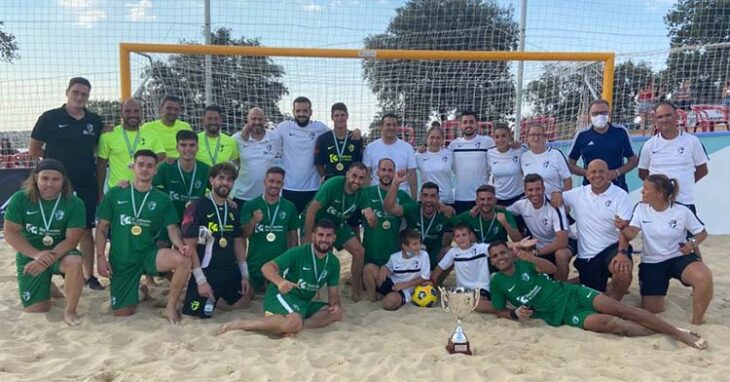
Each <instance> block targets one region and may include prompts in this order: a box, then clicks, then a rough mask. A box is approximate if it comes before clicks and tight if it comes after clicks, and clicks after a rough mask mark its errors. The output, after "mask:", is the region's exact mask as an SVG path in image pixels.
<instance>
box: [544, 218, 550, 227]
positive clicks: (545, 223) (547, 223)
mask: <svg viewBox="0 0 730 382" xmlns="http://www.w3.org/2000/svg"><path fill="white" fill-rule="evenodd" d="M542 225H544V226H545V227H550V219H547V218H544V219H542Z"/></svg>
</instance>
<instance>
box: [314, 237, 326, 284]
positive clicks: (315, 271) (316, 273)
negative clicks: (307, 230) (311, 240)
mask: <svg viewBox="0 0 730 382" xmlns="http://www.w3.org/2000/svg"><path fill="white" fill-rule="evenodd" d="M311 251H312V270H313V271H314V277H315V278H316V279H317V286H318V287H319V282H320V281H322V275H323V274H324V272H322V273H319V272H318V271H317V258H316V256H314V244H312V247H311ZM329 261H330V253H329V252H327V254H326V255H325V256H324V268H322V270H325V269H327V263H328V262H329Z"/></svg>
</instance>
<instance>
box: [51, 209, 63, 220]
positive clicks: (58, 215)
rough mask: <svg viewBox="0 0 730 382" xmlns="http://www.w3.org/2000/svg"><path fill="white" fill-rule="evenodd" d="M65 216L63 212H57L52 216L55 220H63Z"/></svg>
mask: <svg viewBox="0 0 730 382" xmlns="http://www.w3.org/2000/svg"><path fill="white" fill-rule="evenodd" d="M65 215H66V213H65V212H63V210H57V211H56V214H55V215H54V216H55V218H56V220H61V219H63V217H64V216H65Z"/></svg>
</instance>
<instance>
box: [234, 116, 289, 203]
mask: <svg viewBox="0 0 730 382" xmlns="http://www.w3.org/2000/svg"><path fill="white" fill-rule="evenodd" d="M232 138H233V139H234V140H235V141H236V144H237V145H238V152H239V155H240V161H241V165H240V166H239V167H238V177H237V178H236V183H235V185H234V186H233V193H232V194H233V200H234V201H235V202H236V204H238V208H239V210H240V209H242V208H243V205H244V204H245V203H246V202H247V201H249V200H251V199H253V198H256V197H258V196H260V195H261V194H263V193H264V176H266V170H268V169H269V168H270V167H272V166H281V154H282V142H281V138H280V137H279V136H278V135H277V134H276V133H275V132H274V131H272V130H266V115H264V111H263V110H261V108H258V107H254V108H252V109H251V110H249V112H248V117H247V118H246V125H245V126H243V128H242V129H241V131H239V132H237V133H235V134H233V136H232Z"/></svg>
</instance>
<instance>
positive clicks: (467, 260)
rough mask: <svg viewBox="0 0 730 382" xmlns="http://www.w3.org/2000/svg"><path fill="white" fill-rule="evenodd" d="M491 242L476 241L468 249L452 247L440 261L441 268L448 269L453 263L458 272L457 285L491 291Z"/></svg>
mask: <svg viewBox="0 0 730 382" xmlns="http://www.w3.org/2000/svg"><path fill="white" fill-rule="evenodd" d="M488 249H489V244H485V243H475V244H474V245H472V246H471V247H469V248H467V249H461V248H459V247H458V246H457V247H451V249H449V251H448V252H446V255H444V257H443V258H442V259H441V261H439V268H441V270H444V271H445V270H447V269H449V267H451V266H452V265H453V266H454V271H455V272H456V286H457V287H462V288H469V289H476V288H480V289H484V290H487V291H489V279H490V274H489V252H488Z"/></svg>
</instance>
